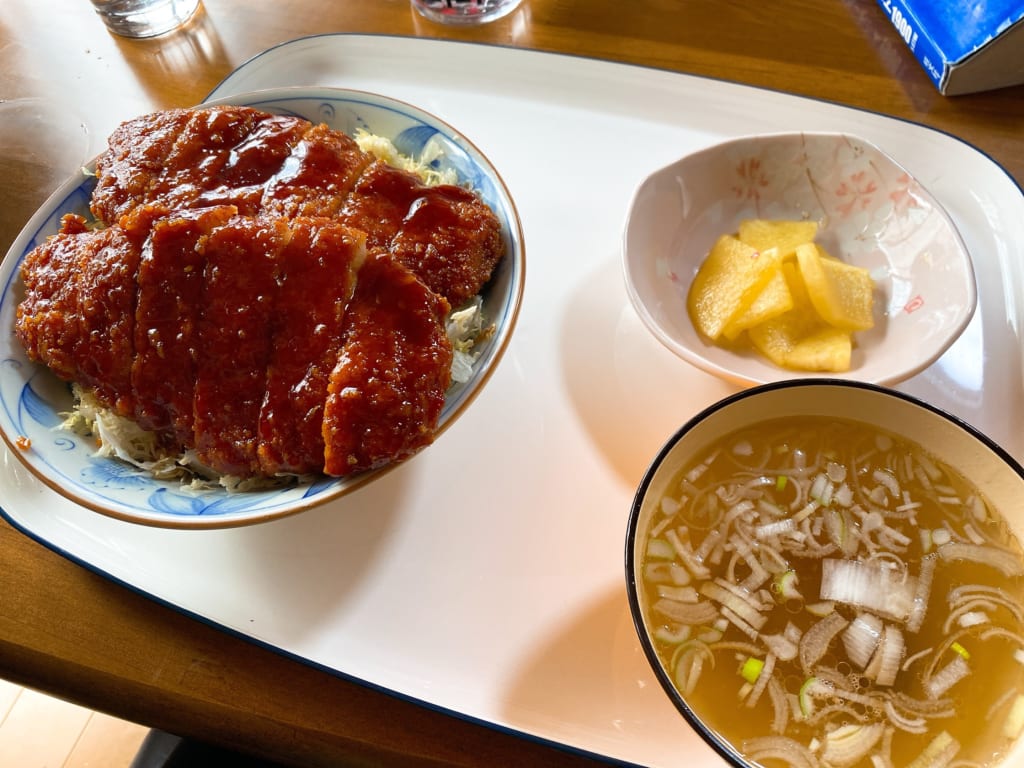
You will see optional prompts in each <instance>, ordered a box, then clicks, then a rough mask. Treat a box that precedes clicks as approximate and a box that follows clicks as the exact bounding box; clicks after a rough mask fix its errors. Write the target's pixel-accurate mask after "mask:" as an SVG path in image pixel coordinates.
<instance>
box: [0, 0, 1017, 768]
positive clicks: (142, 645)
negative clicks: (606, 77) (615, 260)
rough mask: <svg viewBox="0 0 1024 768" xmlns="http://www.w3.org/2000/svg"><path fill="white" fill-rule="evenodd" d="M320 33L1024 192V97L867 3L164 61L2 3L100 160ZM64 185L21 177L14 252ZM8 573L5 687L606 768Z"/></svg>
mask: <svg viewBox="0 0 1024 768" xmlns="http://www.w3.org/2000/svg"><path fill="white" fill-rule="evenodd" d="M321 32H361V33H388V34H403V35H420V36H429V37H446V38H452V39H462V40H473V41H478V42H487V43H497V44H502V45H511V46H519V47H525V48H535V49H540V50H548V51H560V52H568V53H573V54H579V55H583V56H591V57H598V58H606V59H612V60H617V61H625V62H632V63H636V64H641V65H647V66H652V67H660V68H666V69H671V70H678V71H682V72H688V73H693V74H697V75H704V76H708V77H714V78H722V79H726V80H735V81H740V82H744V83H748V84H752V85H756V86H762V87H766V88H772V89H778V90H782V91H788V92H792V93H797V94H801V95H806V96H812V97H816V98H820V99H825V100H829V101H834V102H838V103H842V104H846V105H851V106H854V107H860V108H864V109H868V110H873V111H877V112H882V113H886V114H890V115H895V116H898V117H901V118H905V119H907V120H911V121H916V122H920V123H924V124H926V125H929V126H932V127H934V128H938V129H941V130H943V131H947V132H949V133H952V134H954V135H956V136H959V137H960V138H962V139H964V140H966V141H968V142H970V143H971V144H973V145H975V146H977V147H978V148H979V149H981V150H982V151H983V152H985V153H987V154H989V155H990V156H991V157H993V158H994V159H995V160H996V161H997V162H998V163H1000V164H1001V165H1002V166H1004V167H1005V168H1006V169H1007V170H1008V171H1009V173H1010V174H1011V175H1012V176H1013V177H1014V178H1015V179H1016V180H1017V182H1018V183H1022V184H1024V88H1022V87H1018V88H1012V89H1004V90H1002V91H997V92H990V93H986V94H978V95H972V96H965V97H959V98H946V97H943V96H941V95H940V94H939V93H938V92H937V91H936V90H935V89H934V87H933V86H932V84H931V83H930V82H929V81H928V80H927V78H926V77H925V74H924V72H923V71H922V70H921V69H920V67H919V66H918V64H917V62H916V61H915V60H914V59H913V58H912V56H911V54H910V52H909V51H907V50H906V49H905V48H904V46H903V44H902V42H901V41H900V40H899V38H898V37H897V36H896V35H895V33H894V31H893V30H892V28H891V27H890V25H889V23H888V21H887V20H886V19H885V17H884V15H883V14H882V12H881V11H880V10H879V9H878V8H877V7H876V5H875V3H874V2H872V1H871V0H779V2H775V3H744V2H739V1H738V0H731V1H730V2H720V1H719V0H706V1H705V2H700V1H699V0H675V1H674V2H673V1H672V0H631V2H629V3H623V2H621V1H620V0H585V1H583V0H525V5H524V7H523V8H522V9H520V10H519V11H517V12H516V13H515V14H514V15H513V16H511V17H509V18H507V19H504V20H501V21H498V22H495V23H493V24H491V25H488V26H484V27H481V28H478V29H447V28H444V27H440V26H437V25H434V24H431V23H429V22H426V21H424V20H421V19H419V18H418V17H416V16H415V15H414V14H413V13H412V12H411V11H410V9H409V6H408V3H407V0H372V1H364V2H356V1H355V0H348V2H344V1H342V0H337V1H335V2H323V0H288V1H287V2H285V1H284V0H279V1H278V2H267V3H252V2H248V1H247V0H205V9H204V10H203V11H202V12H201V14H200V16H199V17H198V18H197V19H196V20H194V22H193V23H192V25H191V26H190V28H189V29H188V30H186V31H185V32H182V33H177V34H174V35H170V36H166V37H163V38H158V39H154V40H149V41H127V40H121V39H117V38H114V37H112V36H111V35H109V34H107V32H106V31H105V30H104V28H103V27H102V25H101V23H100V21H99V19H98V18H96V17H95V16H94V14H93V13H92V11H91V9H90V6H89V3H88V2H86V0H59V2H58V3H40V2H37V0H5V3H4V11H3V19H2V22H0V99H2V100H4V101H7V100H19V99H29V98H36V97H39V98H42V99H45V100H50V101H56V102H57V103H60V104H62V105H64V106H66V109H67V114H68V116H69V118H68V119H69V120H77V121H79V123H78V124H76V126H75V127H76V128H77V127H78V126H79V125H80V126H84V128H85V129H87V130H88V139H89V141H88V144H89V145H90V146H89V148H88V150H83V152H84V151H89V152H92V151H95V150H96V149H98V147H99V146H100V142H102V140H103V138H104V137H105V135H106V133H107V132H108V131H109V129H110V128H111V127H112V126H113V125H114V124H115V123H116V122H117V121H118V120H119V119H122V118H124V117H127V116H130V114H131V113H132V112H141V111H145V110H146V109H148V108H154V109H155V108H163V107H171V106H181V105H188V104H192V103H196V102H198V101H200V100H201V99H202V98H203V96H204V95H205V94H206V93H208V92H209V91H210V90H211V89H212V88H213V87H214V86H215V85H216V84H217V83H218V82H219V81H220V80H221V79H222V78H223V77H225V76H226V75H227V74H228V73H229V72H230V71H231V70H232V69H233V68H234V67H236V66H237V65H239V64H241V63H242V62H243V61H245V60H246V59H248V58H249V57H250V56H252V55H254V54H256V53H258V52H259V51H261V50H263V49H265V48H267V47H269V46H272V45H274V44H276V43H280V42H283V41H285V40H289V39H292V38H295V37H298V36H302V35H307V34H312V33H321ZM0 107H3V104H0ZM2 114H3V113H2V112H0V119H3V117H2ZM42 140H45V137H42ZM0 149H5V148H0ZM3 154H4V153H3V152H0V155H3ZM84 159H86V158H85V156H83V157H82V160H84ZM50 183H51V182H50V181H48V180H47V178H46V177H45V175H43V176H37V175H36V174H33V173H31V172H30V170H27V169H26V168H21V169H20V170H19V169H17V168H15V169H14V171H10V169H8V173H7V174H5V177H4V184H3V185H2V186H0V210H3V211H4V216H3V217H2V218H0V246H2V247H3V249H4V250H6V248H7V247H8V245H9V244H10V242H11V241H12V240H13V239H14V237H15V235H16V233H17V230H18V228H20V226H21V224H22V223H23V222H24V220H25V219H26V218H27V217H28V216H29V214H30V213H31V212H32V210H34V209H35V207H36V206H37V205H38V204H39V203H40V202H41V201H42V200H43V199H44V198H45V196H46V194H47V192H48V191H49V186H48V185H49V184H50ZM2 503H3V490H2V489H0V505H2ZM0 573H2V574H3V586H2V589H0V676H2V677H5V678H7V679H10V680H12V681H14V682H17V683H20V684H24V685H28V686H31V687H34V688H38V689H41V690H44V691H47V692H50V693H52V694H55V695H57V696H61V697H64V698H67V699H70V700H72V701H75V702H77V703H80V704H83V705H86V706H88V707H91V708H94V709H98V710H102V711H105V712H109V713H112V714H114V715H117V716H120V717H123V718H127V719H131V720H134V721H137V722H141V723H145V724H149V725H152V726H155V727H159V728H162V729H165V730H169V731H172V732H175V733H179V734H183V735H190V736H196V737H199V738H203V739H206V740H210V741H214V742H219V743H222V744H226V745H229V746H234V747H235V748H238V749H241V750H248V751H252V752H256V753H259V754H263V755H266V756H270V757H272V758H274V759H277V760H280V761H282V762H288V763H292V764H295V765H300V766H336V765H480V766H494V765H502V766H515V765H530V766H539V765H547V764H550V765H555V764H557V765H574V764H580V765H583V764H589V763H590V762H591V761H589V760H587V759H586V758H583V757H578V756H575V755H567V754H565V753H563V752H561V751H558V750H554V749H551V748H548V747H545V746H542V745H538V744H535V743H532V742H528V741H524V740H521V739H519V738H516V737H514V736H511V735H507V734H503V733H499V732H495V731H492V730H491V729H488V728H485V727H482V726H478V725H475V724H471V723H467V722H463V721H461V720H458V719H454V718H449V717H447V716H445V715H442V714H439V713H436V712H432V711H428V710H426V709H424V708H421V707H419V706H417V705H415V704H411V703H408V702H403V701H399V700H397V699H394V698H392V697H390V696H388V695H386V694H383V693H379V692H374V691H371V690H369V689H367V688H364V687H362V686H359V685H356V684H352V683H349V682H346V681H344V680H341V679H338V678H336V677H334V676H331V675H329V674H326V673H323V672H319V671H317V670H315V669H312V668H310V667H307V666H304V665H302V664H298V663H295V662H292V661H289V660H286V659H284V658H282V657H280V656H278V655H276V654H274V653H272V652H270V651H267V650H264V649H261V648H259V647H256V646H255V645H252V644H250V643H248V642H245V641H243V640H239V639H236V638H233V637H229V636H226V635H224V634H223V633H221V632H219V631H218V630H216V629H214V628H211V627H209V626H206V625H204V624H202V623H199V622H196V621H193V620H191V619H189V618H186V617H184V616H182V615H181V614H179V613H177V612H175V611H173V610H171V609H168V608H165V607H163V606H161V605H158V604H156V603H154V602H152V601H150V600H148V599H146V598H144V597H141V596H139V595H138V594H136V593H134V592H132V591H130V590H127V589H125V588H122V587H120V586H118V585H115V584H112V583H110V582H108V581H106V580H105V579H103V578H101V577H99V576H97V575H95V574H93V573H91V572H89V571H87V570H85V569H83V568H81V567H79V566H77V565H75V564H73V563H71V562H69V561H68V560H65V559H64V558H62V557H61V556H59V555H57V554H55V553H53V552H51V551H49V550H48V549H46V548H45V547H43V546H40V545H39V544H37V543H35V542H34V541H32V540H30V539H29V538H28V537H26V536H24V535H22V534H20V533H19V532H17V531H15V530H13V529H12V528H11V527H9V526H8V525H6V524H0Z"/></svg>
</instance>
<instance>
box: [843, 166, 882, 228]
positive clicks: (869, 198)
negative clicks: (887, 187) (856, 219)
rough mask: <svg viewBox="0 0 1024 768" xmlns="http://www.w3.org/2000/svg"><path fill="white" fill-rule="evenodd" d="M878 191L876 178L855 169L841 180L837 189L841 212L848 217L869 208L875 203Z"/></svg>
mask: <svg viewBox="0 0 1024 768" xmlns="http://www.w3.org/2000/svg"><path fill="white" fill-rule="evenodd" d="M877 191H878V185H877V184H876V183H875V180H874V179H872V178H869V177H868V175H867V173H866V172H865V171H855V172H854V173H852V174H850V176H848V177H847V178H846V179H844V180H842V181H840V182H839V185H838V186H837V187H836V189H835V196H836V199H837V200H838V201H839V202H838V204H837V209H838V211H839V213H840V214H841V215H842V216H843V217H844V218H848V217H849V216H850V215H852V214H853V213H856V212H857V211H865V210H867V209H868V208H870V207H871V206H872V204H873V203H874V198H875V193H876V192H877Z"/></svg>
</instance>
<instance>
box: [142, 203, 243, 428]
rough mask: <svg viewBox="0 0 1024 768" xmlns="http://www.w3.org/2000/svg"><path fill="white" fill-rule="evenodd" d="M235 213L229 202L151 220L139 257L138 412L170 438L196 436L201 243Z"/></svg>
mask: <svg viewBox="0 0 1024 768" xmlns="http://www.w3.org/2000/svg"><path fill="white" fill-rule="evenodd" d="M235 214H236V209H235V208H234V206H229V205H225V206H215V207H212V208H195V209H192V210H183V211H174V212H166V215H164V216H163V217H158V218H156V219H155V220H154V221H153V223H152V228H151V231H150V234H149V239H148V242H147V243H146V247H145V248H144V249H143V253H142V258H141V261H140V263H139V273H138V286H137V290H138V293H137V298H136V307H135V349H134V352H135V357H134V360H133V362H132V368H131V377H132V389H133V391H134V392H135V418H136V421H137V422H138V424H139V426H141V427H142V428H143V429H148V430H151V431H154V432H158V433H162V434H164V435H166V441H167V442H168V443H169V444H171V445H178V446H185V445H189V444H191V442H192V435H193V415H192V401H193V399H194V395H195V381H196V359H197V356H198V350H199V348H200V346H201V344H202V340H201V339H200V338H199V330H198V328H197V326H198V323H199V319H200V311H201V302H202V299H203V294H204V290H205V284H204V279H203V276H204V269H205V266H206V256H205V254H204V252H203V249H202V248H201V247H200V246H201V244H202V243H203V242H204V239H205V238H206V237H207V236H208V235H209V234H210V232H212V231H213V230H214V229H215V228H216V227H219V226H222V225H224V224H226V223H227V222H228V221H229V220H230V219H231V218H232V217H233V216H234V215H235Z"/></svg>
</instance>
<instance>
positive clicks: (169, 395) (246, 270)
mask: <svg viewBox="0 0 1024 768" xmlns="http://www.w3.org/2000/svg"><path fill="white" fill-rule="evenodd" d="M97 174H98V180H97V185H96V189H95V192H94V194H93V198H92V209H93V212H94V214H95V215H96V216H97V217H98V218H99V219H100V220H101V223H102V224H104V225H105V226H102V227H100V228H92V227H90V226H88V225H87V223H86V222H85V220H84V219H83V218H81V217H78V216H67V217H65V219H64V220H63V222H62V226H61V229H60V232H59V233H58V234H57V235H55V236H54V237H52V238H50V239H48V240H47V241H46V242H44V243H42V244H41V245H39V247H37V248H36V249H34V250H33V251H32V252H31V253H29V254H28V255H27V256H26V257H25V260H24V262H23V264H22V266H21V278H22V282H23V284H24V287H25V298H24V300H23V301H22V302H21V303H20V304H19V306H18V309H17V317H16V323H15V324H16V328H15V332H16V334H17V336H18V338H19V339H20V340H21V342H22V344H23V346H24V347H25V349H26V351H27V353H28V355H29V357H30V359H32V360H35V361H38V362H41V363H43V364H45V365H47V366H48V367H50V368H51V369H52V370H53V371H54V372H55V373H56V374H57V375H58V376H60V377H61V378H63V379H66V380H69V381H75V382H77V383H78V384H80V385H81V386H82V387H84V388H85V389H86V390H88V391H91V392H92V393H94V394H95V395H96V397H97V398H98V400H99V401H100V403H101V404H102V405H104V406H106V407H108V408H111V409H113V410H114V411H115V412H117V413H118V414H120V415H122V416H126V417H128V418H131V419H132V420H134V421H135V422H136V423H137V424H139V426H141V427H143V428H144V429H146V430H149V431H150V432H152V433H154V434H155V435H156V436H157V437H158V442H159V444H160V446H161V448H162V450H163V451H164V452H166V453H167V455H177V454H180V453H181V452H186V451H191V452H193V453H194V455H196V456H197V457H198V460H199V462H200V463H201V464H203V465H205V466H206V468H208V469H209V470H210V471H211V472H212V473H213V474H216V475H231V476H236V477H241V478H249V477H269V476H274V475H279V474H294V475H301V474H309V473H317V472H323V473H326V474H329V475H336V476H347V475H351V474H354V473H358V472H362V471H365V470H369V469H374V468H377V467H380V466H382V465H384V464H387V463H390V462H394V461H401V460H403V459H405V458H407V457H408V456H410V455H412V454H413V453H415V452H416V451H417V450H419V449H420V448H422V447H423V446H425V445H427V444H429V443H430V442H432V440H433V438H434V433H435V429H436V427H437V423H438V420H439V418H440V414H441V410H442V408H443V407H444V402H445V394H446V392H447V390H448V387H449V385H450V383H451V365H452V357H453V350H452V344H451V342H450V340H449V339H448V336H447V333H446V328H445V322H446V320H447V317H448V315H449V313H450V311H451V308H452V306H456V305H460V304H462V303H463V302H465V301H466V300H467V299H469V298H470V297H472V296H474V295H476V294H477V293H479V292H480V290H481V289H482V287H483V286H484V284H485V283H486V282H487V280H488V279H489V278H490V275H491V272H492V270H493V269H494V267H495V265H496V264H497V263H498V260H499V259H500V258H501V257H502V255H503V247H504V246H503V240H502V237H501V232H500V225H499V223H498V220H497V217H496V216H495V215H494V213H493V212H492V211H491V210H490V209H489V208H488V207H487V206H486V204H484V203H483V202H482V200H480V198H479V197H478V196H477V195H475V194H474V193H472V192H470V191H468V190H465V189H462V188H460V187H455V186H447V185H441V186H427V185H426V184H424V183H423V182H422V180H421V179H420V178H419V177H418V176H416V175H414V174H412V173H409V172H407V171H404V170H398V169H395V168H392V167H391V166H388V165H386V164H385V163H383V162H380V161H378V160H375V159H373V158H371V157H370V156H369V155H367V154H366V153H364V152H362V151H361V150H360V149H359V147H358V145H357V144H356V142H355V141H354V140H353V139H352V138H350V137H348V136H346V135H345V134H343V133H340V132H338V131H333V130H330V129H328V128H327V127H326V126H323V125H316V126H313V125H312V124H310V123H308V122H306V121H304V120H301V119H299V118H294V117H281V116H274V115H268V114H265V113H262V112H258V111H256V110H253V109H249V108H246V107H214V108H210V109H200V110H169V111H166V112H159V113H155V114H153V115H147V116H144V117H141V118H138V119H137V120H133V121H129V122H128V123H125V124H123V125H122V126H121V127H120V128H119V129H118V130H117V131H115V133H114V134H113V135H112V136H111V139H110V147H109V149H108V151H107V152H106V153H104V155H103V156H102V157H101V158H100V159H99V160H98V161H97Z"/></svg>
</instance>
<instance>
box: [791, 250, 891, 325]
mask: <svg viewBox="0 0 1024 768" xmlns="http://www.w3.org/2000/svg"><path fill="white" fill-rule="evenodd" d="M796 258H797V264H799V266H800V274H801V275H802V276H803V279H804V283H806V284H807V290H808V293H809V294H810V296H811V302H812V303H813V304H814V308H815V309H816V310H818V314H819V315H821V316H822V318H823V319H824V320H825V322H827V323H829V324H830V325H834V326H835V327H837V328H843V329H845V330H847V331H863V330H867V329H868V328H871V327H873V326H874V324H875V320H874V316H873V313H872V304H873V302H872V298H873V293H874V288H875V286H874V281H873V280H872V279H871V275H870V274H869V273H868V271H867V270H866V269H864V268H862V267H855V266H853V265H852V264H845V263H843V262H842V261H839V260H838V259H835V258H832V257H831V256H830V255H829V254H828V253H827V252H825V251H824V250H823V249H822V248H821V246H819V245H817V244H816V243H805V244H803V245H801V246H799V247H798V248H797V249H796Z"/></svg>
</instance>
